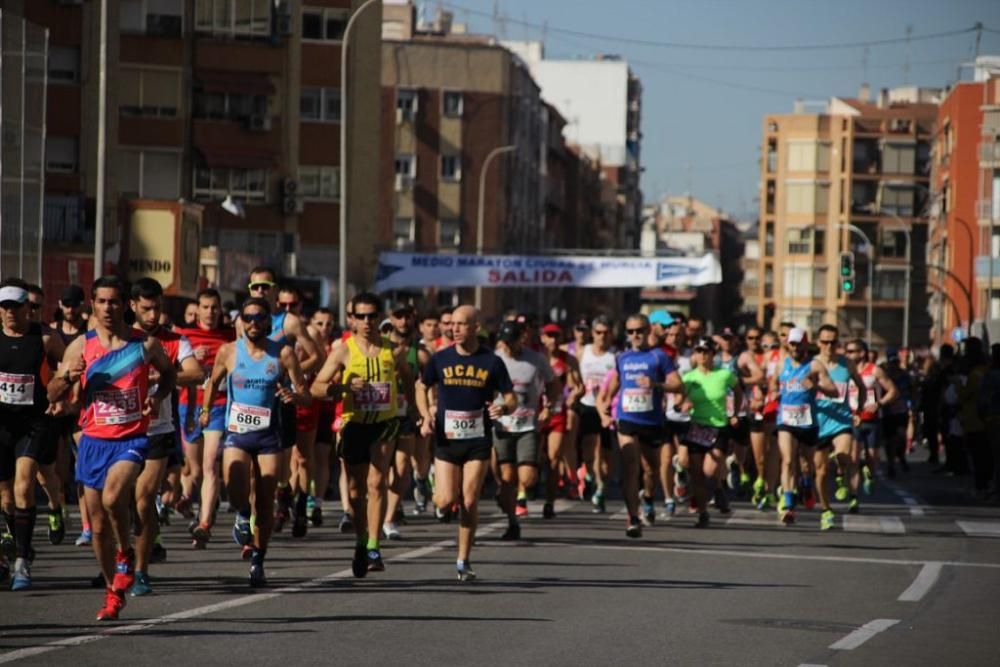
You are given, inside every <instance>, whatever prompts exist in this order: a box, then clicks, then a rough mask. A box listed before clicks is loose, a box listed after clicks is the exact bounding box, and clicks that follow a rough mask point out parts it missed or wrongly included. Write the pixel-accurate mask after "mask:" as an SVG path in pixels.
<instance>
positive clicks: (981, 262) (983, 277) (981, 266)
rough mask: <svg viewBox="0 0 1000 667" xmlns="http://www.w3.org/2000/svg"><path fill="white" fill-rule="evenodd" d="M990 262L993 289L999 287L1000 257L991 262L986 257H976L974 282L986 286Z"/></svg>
mask: <svg viewBox="0 0 1000 667" xmlns="http://www.w3.org/2000/svg"><path fill="white" fill-rule="evenodd" d="M990 261H992V262H993V287H994V288H996V287H997V286H1000V257H994V258H992V260H991V259H990V258H989V257H987V256H986V255H979V256H978V257H976V282H977V283H979V284H982V285H983V286H986V285H988V284H989V280H990Z"/></svg>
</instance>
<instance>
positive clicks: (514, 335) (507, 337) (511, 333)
mask: <svg viewBox="0 0 1000 667" xmlns="http://www.w3.org/2000/svg"><path fill="white" fill-rule="evenodd" d="M522 333H524V326H523V325H522V324H521V323H520V322H517V321H515V320H507V321H506V322H504V323H503V324H501V325H500V331H498V332H497V338H498V339H499V340H502V341H503V342H505V343H513V342H515V341H518V340H520V339H521V334H522Z"/></svg>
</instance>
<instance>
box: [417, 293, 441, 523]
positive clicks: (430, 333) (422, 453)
mask: <svg viewBox="0 0 1000 667" xmlns="http://www.w3.org/2000/svg"><path fill="white" fill-rule="evenodd" d="M419 328H420V344H421V345H422V346H423V348H424V350H426V352H427V354H428V355H431V354H433V353H434V351H435V350H436V349H437V346H436V345H435V343H434V341H435V340H436V339H437V338H438V336H440V334H441V332H440V330H439V329H438V314H437V313H436V312H433V311H428V312H427V313H424V314H423V315H421V316H420V321H419ZM428 358H429V356H428ZM433 458H434V438H433V436H432V437H425V436H423V435H421V434H420V432H419V430H418V432H417V434H416V440H415V443H414V447H413V465H412V467H413V503H414V505H413V513H414V514H423V513H424V512H426V511H427V500H428V499H429V498H430V497H431V495H432V491H431V486H430V474H431V460H432V459H433Z"/></svg>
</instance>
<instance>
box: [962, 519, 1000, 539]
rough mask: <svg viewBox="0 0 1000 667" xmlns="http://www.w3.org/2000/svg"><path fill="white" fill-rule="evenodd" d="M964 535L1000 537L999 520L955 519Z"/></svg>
mask: <svg viewBox="0 0 1000 667" xmlns="http://www.w3.org/2000/svg"><path fill="white" fill-rule="evenodd" d="M955 523H957V524H958V527H959V528H961V529H962V532H964V533H965V534H966V535H971V536H973V537H1000V521H956V522H955Z"/></svg>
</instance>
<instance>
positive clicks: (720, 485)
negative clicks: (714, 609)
mask: <svg viewBox="0 0 1000 667" xmlns="http://www.w3.org/2000/svg"><path fill="white" fill-rule="evenodd" d="M247 292H248V294H249V297H248V298H247V299H246V300H245V301H244V302H243V303H242V304H240V305H239V306H238V307H237V308H235V309H233V310H231V311H227V309H225V308H224V304H223V301H222V298H221V296H220V294H219V293H218V292H217V291H215V290H213V289H204V290H202V291H201V292H199V293H198V295H197V298H196V299H195V300H194V301H193V302H192V303H191V304H189V306H188V308H187V309H186V310H185V312H184V315H183V321H182V322H178V323H177V324H172V323H171V322H170V318H169V317H168V316H167V315H166V313H165V312H164V309H165V304H164V296H163V290H162V288H161V286H160V285H159V284H158V283H157V282H156V281H155V280H152V279H150V278H144V279H140V280H138V281H136V282H134V283H133V284H131V285H125V284H124V283H122V282H121V281H120V280H119V279H117V278H115V277H104V278H100V279H99V280H97V281H96V282H95V283H94V284H93V286H92V288H91V289H90V292H89V294H85V293H84V291H83V290H82V289H81V288H80V287H77V286H71V287H69V288H67V289H66V290H64V291H63V293H62V294H61V296H60V299H59V302H58V310H57V311H56V313H57V317H55V318H54V319H52V320H50V319H49V318H47V317H44V315H46V314H47V312H50V311H47V310H46V301H45V295H44V294H43V293H42V290H41V289H40V288H38V287H37V286H35V285H30V284H28V283H26V282H24V281H21V280H18V279H6V280H4V281H3V282H2V283H0V316H2V324H3V331H2V335H0V578H2V579H4V580H6V579H9V586H10V588H11V589H12V590H14V591H20V590H26V589H30V588H31V586H32V575H31V567H32V563H33V561H34V559H35V556H36V554H35V549H34V548H33V546H32V537H33V534H34V531H35V525H36V523H37V521H38V515H39V513H41V514H42V516H43V517H45V518H46V520H47V523H48V538H49V542H51V543H52V544H53V545H58V544H60V543H62V542H63V541H64V539H65V538H66V532H67V526H68V523H69V513H68V511H67V507H68V506H69V505H72V504H76V505H78V507H79V514H80V531H79V534H78V536H77V537H76V538H75V544H76V545H77V546H80V547H86V546H91V547H92V548H93V551H94V554H95V556H96V558H97V562H98V565H99V569H100V573H99V575H98V576H97V577H96V579H95V581H94V582H93V583H94V585H95V586H96V587H99V588H102V589H104V591H105V596H104V604H103V606H102V607H101V609H100V611H99V612H98V614H97V618H98V620H113V619H116V618H117V617H118V615H119V613H120V611H121V609H122V608H123V607H124V606H125V604H126V600H127V598H128V597H140V596H143V595H147V594H149V593H151V592H152V591H153V580H152V578H151V566H152V565H153V564H155V563H158V562H163V561H164V560H165V559H166V549H165V548H164V546H163V544H162V541H161V539H160V528H161V526H163V525H166V524H169V522H170V521H171V520H173V521H178V520H179V519H178V517H183V518H184V520H186V521H188V522H189V524H188V531H189V533H190V540H191V547H192V548H194V549H206V548H208V547H209V545H214V544H219V543H221V545H224V547H225V548H232V549H233V551H234V554H235V556H236V557H240V556H241V557H242V558H243V559H245V560H247V561H248V562H249V583H250V585H251V586H253V587H259V586H264V585H266V583H267V579H266V573H265V559H266V557H267V554H268V550H269V548H270V545H271V542H272V537H273V535H274V534H275V533H279V532H282V531H284V530H286V529H287V531H288V533H289V534H290V537H291V539H293V540H295V539H302V538H304V537H306V535H307V533H308V531H309V530H310V529H315V528H318V527H320V526H324V525H335V526H336V528H335V530H337V531H339V532H342V533H350V534H353V535H354V537H355V540H354V547H353V557H352V571H353V574H354V576H356V577H359V578H360V577H365V576H366V575H367V574H368V573H369V572H380V571H383V570H384V569H385V564H384V563H383V560H382V552H381V544H382V541H383V540H396V539H400V538H401V537H402V535H403V532H405V530H406V527H405V523H406V518H407V517H413V516H414V515H423V514H426V515H427V516H428V517H431V516H433V518H434V519H436V520H437V521H441V522H450V521H455V522H456V523H457V525H458V540H457V558H456V572H457V577H458V579H460V580H462V581H468V580H471V579H474V578H475V577H476V574H475V572H474V570H473V568H472V561H471V549H472V545H473V541H474V537H475V533H476V528H477V523H478V518H479V504H480V503H481V502H482V500H483V497H484V488H487V482H488V481H489V480H492V481H491V482H490V483H489V486H488V488H489V489H490V491H488V492H486V494H485V495H486V496H487V497H488V496H489V494H490V493H492V494H493V498H492V500H495V502H496V503H497V505H498V506H499V507H500V508H501V510H502V512H503V513H504V514H505V515H506V517H507V528H506V530H505V531H504V533H503V535H502V536H501V539H503V540H519V539H521V533H522V520H523V519H524V518H525V517H527V516H528V515H529V505H528V500H529V499H534V498H536V497H537V498H539V499H543V501H544V502H543V504H542V514H541V516H542V518H543V519H546V520H548V519H554V518H556V501H557V499H560V498H565V499H568V500H571V501H580V502H589V503H590V506H591V507H592V510H593V512H595V513H605V512H616V511H617V510H616V509H615V508H611V509H609V505H610V504H612V503H622V504H623V505H624V508H625V513H624V515H625V533H626V535H627V536H628V537H630V538H640V537H641V536H642V534H643V530H644V529H648V528H649V527H650V526H653V525H654V524H655V523H657V522H658V521H660V522H665V521H671V520H672V521H674V522H677V521H681V520H682V518H683V517H685V516H688V517H690V518H689V519H688V521H690V522H691V523H692V524H693V525H695V526H697V527H699V528H704V527H707V526H708V525H709V524H710V522H711V512H712V511H713V510H714V511H715V512H718V513H720V514H728V513H729V512H730V511H731V509H730V500H731V499H733V498H745V499H747V500H749V501H750V502H751V503H752V504H753V506H754V507H756V509H757V510H759V511H760V512H762V513H772V514H773V515H774V517H775V519H774V520H775V522H776V523H777V522H780V523H783V524H786V525H787V524H792V523H795V522H797V521H798V522H801V521H814V522H818V524H819V527H820V528H821V529H822V530H829V529H831V528H835V527H837V525H838V513H839V514H843V513H857V512H859V511H861V506H862V505H861V504H862V499H863V498H864V497H865V496H866V495H870V494H871V493H872V489H873V485H874V484H875V483H877V478H881V477H882V476H885V477H889V478H892V477H894V476H896V475H897V474H899V473H900V472H906V471H907V470H908V467H909V464H908V459H910V460H912V457H913V456H915V454H914V452H913V450H914V448H915V447H918V446H921V445H922V446H923V447H926V449H927V453H928V457H929V459H930V460H931V461H932V462H934V463H937V464H940V466H939V468H937V469H936V470H937V471H938V472H941V473H943V474H964V473H966V472H968V471H969V469H970V467H971V470H972V472H973V473H974V482H975V493H976V495H977V497H979V498H983V499H987V498H989V497H990V496H991V494H992V498H993V499H996V498H997V492H998V490H1000V484H998V480H997V477H998V476H1000V465H998V466H994V465H993V463H994V461H995V460H998V457H1000V452H998V451H997V448H998V438H997V433H1000V423H998V419H1000V346H997V345H995V346H993V349H992V360H991V359H990V358H989V357H988V356H987V354H986V351H985V350H984V347H983V345H982V342H981V341H979V340H978V339H975V338H972V339H968V340H966V341H965V342H964V345H963V349H962V350H961V353H960V354H958V353H956V351H955V350H954V349H953V348H951V347H949V346H942V348H941V350H940V353H939V354H938V355H937V357H933V356H929V355H928V356H925V357H920V358H916V357H914V358H908V357H909V355H907V354H906V351H899V350H894V349H886V350H884V351H883V353H884V361H883V359H881V358H880V352H879V351H876V350H874V349H870V348H869V347H868V345H867V344H866V343H865V341H863V340H861V339H856V338H850V339H842V338H841V337H840V336H839V332H838V331H837V329H836V327H833V326H829V325H824V326H822V327H820V328H819V330H818V331H806V330H804V329H803V328H800V327H798V326H796V325H795V323H791V322H788V323H782V324H781V325H780V327H779V328H778V331H768V330H765V329H762V328H759V327H750V328H748V329H747V330H746V331H744V332H741V333H739V334H737V333H736V332H733V331H730V330H729V329H725V330H723V331H722V332H721V333H716V334H715V335H710V334H709V333H708V332H707V331H706V323H705V322H704V320H702V319H700V318H698V317H694V316H691V317H682V316H679V315H676V314H671V313H668V312H666V311H663V310H660V311H655V312H652V313H650V314H648V315H647V314H638V313H637V314H634V315H631V316H628V317H627V318H626V319H625V320H624V321H621V322H612V321H610V320H609V319H607V318H606V317H603V316H597V317H594V318H593V319H590V320H587V319H581V320H579V321H576V322H575V323H574V324H573V325H572V326H571V327H568V328H567V327H564V326H563V325H560V324H556V323H547V324H542V323H541V322H539V321H538V320H537V319H535V318H534V317H532V316H531V315H529V314H525V313H519V312H510V313H505V314H503V315H502V316H501V317H499V318H495V319H496V321H497V322H498V324H496V326H494V327H492V329H493V330H488V329H487V327H486V326H485V322H484V319H483V317H482V316H481V314H480V313H479V312H478V311H477V310H476V309H475V308H473V307H471V306H458V307H455V308H447V309H444V310H437V311H433V312H431V311H424V312H420V313H418V312H417V310H416V309H415V307H414V306H413V305H411V304H409V303H396V304H393V305H392V306H391V307H390V308H388V309H386V308H385V304H384V302H383V300H381V299H380V298H379V297H378V296H376V295H374V294H369V293H362V294H358V295H356V296H355V297H354V298H353V299H351V300H350V302H349V303H348V304H347V313H346V321H347V323H348V326H347V327H346V328H345V329H344V330H343V331H340V329H339V328H338V326H337V325H336V321H337V319H338V318H337V314H336V313H333V312H331V311H330V310H328V309H325V308H319V309H317V310H314V311H312V312H309V313H305V312H303V307H304V300H303V297H302V295H301V294H300V293H299V291H298V290H297V289H296V288H295V287H294V286H292V285H285V284H283V283H280V282H279V280H278V276H277V275H276V274H275V272H274V271H273V270H271V269H269V268H265V267H260V268H257V269H254V270H253V271H252V272H251V274H250V276H249V281H248V284H247ZM490 319H491V320H493V319H494V318H490ZM901 352H902V353H901ZM941 450H943V451H944V457H942V458H943V461H942V459H939V452H940V451H941ZM36 499H44V501H47V506H42V507H41V508H40V509H39V508H38V507H37V506H36ZM44 501H41V502H44ZM334 503H335V504H334ZM658 503H661V505H660V507H659V509H658V507H657V505H658ZM226 516H228V517H231V518H223V517H226ZM230 522H231V525H230ZM539 530H541V528H539ZM232 543H235V546H233V545H232ZM221 545H220V546H221ZM279 548H280V547H279ZM41 556H43V557H44V553H43V554H41Z"/></svg>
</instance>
